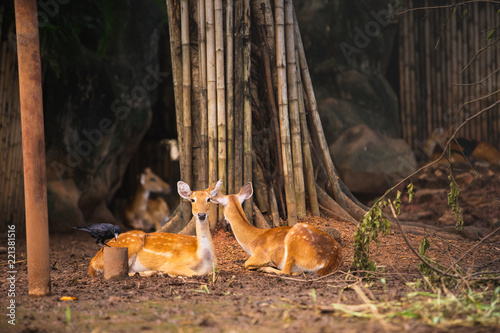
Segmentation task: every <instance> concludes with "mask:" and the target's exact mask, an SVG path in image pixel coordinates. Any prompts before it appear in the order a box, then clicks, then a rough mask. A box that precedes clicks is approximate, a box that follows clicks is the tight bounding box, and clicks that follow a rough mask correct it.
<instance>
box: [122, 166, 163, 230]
mask: <svg viewBox="0 0 500 333" xmlns="http://www.w3.org/2000/svg"><path fill="white" fill-rule="evenodd" d="M150 193H165V194H169V193H170V185H169V184H167V183H166V182H164V181H163V180H162V179H161V178H160V177H159V176H158V175H156V174H155V173H153V171H151V169H150V168H146V169H144V172H143V173H141V175H140V177H139V180H138V182H137V190H136V192H135V195H134V197H133V198H132V199H131V200H130V201H129V202H128V203H127V205H126V206H125V211H124V213H125V225H126V226H127V227H130V228H133V229H140V230H144V231H153V230H160V228H161V225H162V223H164V222H165V221H166V220H167V219H168V217H169V215H170V209H169V208H168V205H167V203H166V202H165V200H163V199H162V198H161V197H158V198H156V199H150V198H149V195H150Z"/></svg>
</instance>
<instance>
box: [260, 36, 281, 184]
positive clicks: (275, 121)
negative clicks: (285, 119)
mask: <svg viewBox="0 0 500 333" xmlns="http://www.w3.org/2000/svg"><path fill="white" fill-rule="evenodd" d="M259 31H261V40H262V41H263V42H262V43H263V47H265V48H266V51H264V52H262V60H263V65H264V72H265V78H266V80H265V82H266V88H265V89H266V92H267V100H268V102H269V113H270V118H271V128H272V129H273V135H274V140H275V143H276V149H275V152H276V164H277V170H278V184H279V188H281V187H282V184H283V183H284V180H283V155H282V152H281V137H280V127H279V126H280V125H279V116H278V108H277V107H276V101H275V97H274V85H273V80H272V70H271V61H270V52H268V51H269V48H267V47H268V46H267V45H266V44H268V43H265V41H266V38H265V34H264V32H263V29H259Z"/></svg>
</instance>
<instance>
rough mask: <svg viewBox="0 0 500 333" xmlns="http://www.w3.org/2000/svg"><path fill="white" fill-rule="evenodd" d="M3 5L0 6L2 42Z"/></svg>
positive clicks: (0, 35) (0, 34) (0, 37)
mask: <svg viewBox="0 0 500 333" xmlns="http://www.w3.org/2000/svg"><path fill="white" fill-rule="evenodd" d="M3 11H4V9H3V4H2V5H0V42H1V41H2V30H3Z"/></svg>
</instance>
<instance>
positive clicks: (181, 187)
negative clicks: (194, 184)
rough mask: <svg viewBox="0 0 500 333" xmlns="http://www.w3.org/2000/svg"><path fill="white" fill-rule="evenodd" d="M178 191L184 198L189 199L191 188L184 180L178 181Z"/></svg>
mask: <svg viewBox="0 0 500 333" xmlns="http://www.w3.org/2000/svg"><path fill="white" fill-rule="evenodd" d="M177 192H179V195H180V196H181V197H182V198H184V199H189V198H190V196H191V188H190V187H189V185H188V184H186V183H184V182H183V181H178V182H177Z"/></svg>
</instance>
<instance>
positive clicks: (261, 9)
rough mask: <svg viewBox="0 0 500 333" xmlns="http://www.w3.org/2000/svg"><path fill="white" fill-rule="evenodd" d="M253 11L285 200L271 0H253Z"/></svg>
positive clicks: (279, 181)
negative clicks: (273, 64)
mask: <svg viewBox="0 0 500 333" xmlns="http://www.w3.org/2000/svg"><path fill="white" fill-rule="evenodd" d="M252 12H253V18H254V21H255V26H256V27H255V28H254V30H256V31H257V32H258V34H259V40H260V45H261V49H262V53H261V54H262V62H263V65H264V71H265V84H266V87H265V88H264V90H265V91H266V93H267V102H268V106H267V107H268V110H269V114H270V116H269V118H270V120H271V129H272V132H273V136H274V140H275V144H274V146H273V148H274V149H273V152H274V154H275V156H274V158H275V161H276V164H277V165H276V171H277V177H276V178H277V179H276V186H277V189H278V191H277V194H278V196H279V200H278V201H279V202H283V188H284V175H283V154H282V150H281V137H280V125H279V114H278V107H277V106H276V100H275V99H276V95H277V86H278V83H277V82H278V79H277V74H276V68H275V67H274V66H271V63H273V62H274V57H275V55H276V42H275V31H274V16H273V12H272V8H271V3H270V1H269V0H255V1H252Z"/></svg>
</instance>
